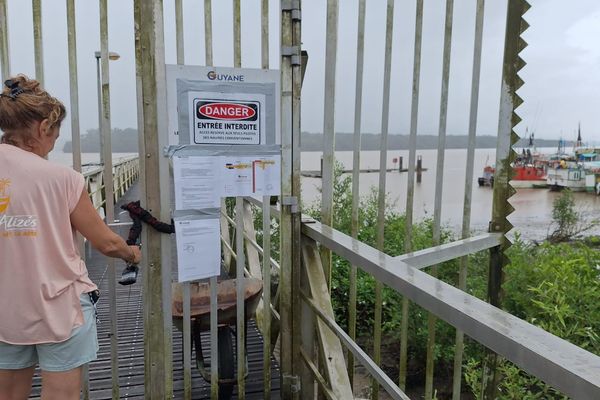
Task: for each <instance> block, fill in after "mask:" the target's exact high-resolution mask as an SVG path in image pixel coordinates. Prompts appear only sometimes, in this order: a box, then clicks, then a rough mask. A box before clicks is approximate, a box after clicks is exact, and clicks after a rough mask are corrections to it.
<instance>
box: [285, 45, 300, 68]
mask: <svg viewBox="0 0 600 400" xmlns="http://www.w3.org/2000/svg"><path fill="white" fill-rule="evenodd" d="M301 54H302V50H301V48H300V46H281V55H282V56H283V57H291V58H292V65H302V59H301Z"/></svg>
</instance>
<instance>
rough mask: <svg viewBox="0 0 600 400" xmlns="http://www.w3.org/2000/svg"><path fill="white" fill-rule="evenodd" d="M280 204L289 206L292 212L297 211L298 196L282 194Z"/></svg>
mask: <svg viewBox="0 0 600 400" xmlns="http://www.w3.org/2000/svg"><path fill="white" fill-rule="evenodd" d="M281 205H283V206H290V207H291V211H292V214H296V213H297V212H298V198H297V197H296V196H283V197H282V198H281Z"/></svg>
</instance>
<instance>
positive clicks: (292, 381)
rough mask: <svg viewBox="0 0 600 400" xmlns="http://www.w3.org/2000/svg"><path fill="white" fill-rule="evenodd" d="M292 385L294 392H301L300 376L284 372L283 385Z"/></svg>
mask: <svg viewBox="0 0 600 400" xmlns="http://www.w3.org/2000/svg"><path fill="white" fill-rule="evenodd" d="M286 384H289V385H290V390H291V391H292V393H300V378H299V377H298V376H297V375H288V374H283V385H284V386H286Z"/></svg>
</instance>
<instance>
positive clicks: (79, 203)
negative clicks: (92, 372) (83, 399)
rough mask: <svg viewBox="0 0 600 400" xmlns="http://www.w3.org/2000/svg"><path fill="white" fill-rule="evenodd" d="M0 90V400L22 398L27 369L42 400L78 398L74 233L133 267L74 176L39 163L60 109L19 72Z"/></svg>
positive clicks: (87, 332) (86, 319)
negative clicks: (37, 378)
mask: <svg viewBox="0 0 600 400" xmlns="http://www.w3.org/2000/svg"><path fill="white" fill-rule="evenodd" d="M5 85H6V86H5V87H4V89H3V91H2V93H1V94H0V129H1V130H2V132H3V136H2V138H1V140H0V304H1V305H2V306H1V307H0V321H1V322H0V400H13V399H19V400H21V399H26V398H27V397H29V393H30V391H31V381H32V377H33V372H34V369H35V367H36V365H39V366H40V369H41V370H42V398H43V399H60V400H69V399H79V395H80V387H81V371H82V366H83V365H84V364H86V363H88V362H90V361H92V360H94V359H96V353H97V350H98V340H97V333H96V318H95V313H94V306H93V304H92V296H91V295H90V293H92V292H94V291H95V290H96V289H97V287H96V285H95V284H94V283H93V282H92V281H91V280H90V278H89V277H88V272H87V269H86V266H85V264H84V263H83V261H82V260H81V257H80V254H79V252H78V250H77V248H78V246H77V243H76V237H75V231H79V232H80V233H81V234H82V235H83V236H84V237H86V238H87V239H88V240H89V241H90V243H91V245H92V246H93V247H95V248H96V249H98V250H99V251H100V252H101V253H103V254H105V255H106V256H109V257H115V258H121V259H123V260H125V261H127V262H131V263H139V261H140V258H141V253H140V250H139V248H138V247H137V246H128V245H127V244H126V243H125V241H124V240H123V239H122V238H120V237H119V236H118V235H116V234H115V233H113V232H112V231H111V230H110V229H109V228H108V227H107V226H106V225H105V224H104V222H103V221H102V220H101V219H100V217H99V216H98V214H97V212H96V210H95V209H94V206H93V205H92V203H91V201H90V198H89V196H88V193H87V191H86V190H85V187H84V179H83V176H82V175H81V174H79V173H77V172H75V171H73V170H72V169H70V168H66V167H63V166H61V165H57V164H53V163H51V162H49V161H47V160H46V159H45V157H46V156H47V154H48V153H49V152H50V151H51V150H52V149H53V148H54V143H55V142H56V139H57V138H58V135H59V130H60V124H61V122H62V121H63V119H64V118H65V115H66V111H65V107H64V105H63V104H62V103H61V102H60V101H59V100H57V99H56V98H54V97H52V96H50V95H49V94H48V93H47V92H46V91H45V90H43V89H42V88H41V87H40V84H39V82H37V81H35V80H32V79H28V78H27V77H25V76H23V75H19V76H16V77H14V78H12V79H9V80H7V81H6V82H5Z"/></svg>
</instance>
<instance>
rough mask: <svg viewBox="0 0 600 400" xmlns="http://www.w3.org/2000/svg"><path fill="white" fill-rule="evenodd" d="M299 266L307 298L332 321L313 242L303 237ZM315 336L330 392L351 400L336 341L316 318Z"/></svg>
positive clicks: (326, 291) (327, 293)
mask: <svg viewBox="0 0 600 400" xmlns="http://www.w3.org/2000/svg"><path fill="white" fill-rule="evenodd" d="M302 263H303V265H304V269H305V270H306V275H307V277H308V284H309V290H310V295H311V296H312V298H313V299H314V301H315V303H317V304H318V305H319V309H321V310H322V311H323V313H324V314H325V315H328V316H330V317H331V318H335V317H334V315H333V307H332V306H331V298H330V296H329V290H328V288H327V281H326V279H325V273H324V272H323V266H322V264H321V257H320V256H319V250H318V249H317V243H316V242H315V241H314V240H312V239H310V238H308V237H306V236H305V237H303V238H302ZM317 334H318V335H317V336H318V338H319V350H320V351H321V353H322V357H321V360H323V366H322V367H323V369H324V371H325V375H326V378H327V380H328V382H329V385H330V386H331V390H332V391H333V393H334V394H335V395H336V397H337V398H338V399H352V398H353V395H352V388H351V386H350V379H349V378H348V371H347V370H346V365H345V363H344V350H343V348H342V343H341V342H340V339H339V338H338V337H337V336H336V335H335V334H334V333H333V332H332V331H331V330H330V329H329V328H328V327H327V325H326V324H325V323H324V322H323V321H321V319H320V318H318V319H317Z"/></svg>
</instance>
